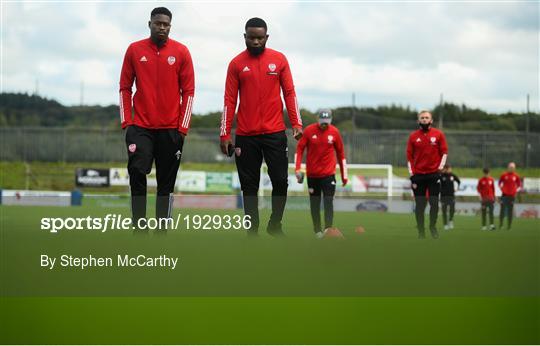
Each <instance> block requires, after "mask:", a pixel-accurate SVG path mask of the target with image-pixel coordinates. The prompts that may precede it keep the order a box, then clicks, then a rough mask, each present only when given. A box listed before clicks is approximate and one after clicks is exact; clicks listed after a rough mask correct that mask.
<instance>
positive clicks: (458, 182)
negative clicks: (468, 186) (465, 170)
mask: <svg viewBox="0 0 540 346" xmlns="http://www.w3.org/2000/svg"><path fill="white" fill-rule="evenodd" d="M454 180H455V181H456V182H457V190H459V186H460V185H461V180H459V177H458V176H457V175H455V174H454Z"/></svg>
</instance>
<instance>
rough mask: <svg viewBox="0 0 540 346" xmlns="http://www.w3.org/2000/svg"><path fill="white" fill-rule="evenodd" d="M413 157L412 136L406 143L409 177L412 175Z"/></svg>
mask: <svg viewBox="0 0 540 346" xmlns="http://www.w3.org/2000/svg"><path fill="white" fill-rule="evenodd" d="M413 155H414V147H413V140H412V136H409V140H408V141H407V168H408V170H409V176H411V177H412V176H413V175H414V170H413Z"/></svg>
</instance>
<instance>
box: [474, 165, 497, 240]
mask: <svg viewBox="0 0 540 346" xmlns="http://www.w3.org/2000/svg"><path fill="white" fill-rule="evenodd" d="M476 191H478V193H479V194H480V203H481V208H482V231H486V230H487V226H486V212H488V213H489V230H490V231H494V230H495V222H494V221H493V206H494V204H495V180H493V178H492V177H491V176H490V175H489V168H484V176H483V177H482V178H480V180H478V185H477V186H476Z"/></svg>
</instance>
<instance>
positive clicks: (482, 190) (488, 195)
mask: <svg viewBox="0 0 540 346" xmlns="http://www.w3.org/2000/svg"><path fill="white" fill-rule="evenodd" d="M476 191H478V193H479V194H480V198H481V199H482V201H490V202H493V201H494V200H495V180H493V178H492V177H482V178H480V180H478V185H477V186H476Z"/></svg>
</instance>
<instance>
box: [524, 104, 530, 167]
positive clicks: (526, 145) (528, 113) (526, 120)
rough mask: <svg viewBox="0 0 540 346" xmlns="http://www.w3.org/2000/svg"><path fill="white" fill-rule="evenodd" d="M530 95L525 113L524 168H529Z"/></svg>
mask: <svg viewBox="0 0 540 346" xmlns="http://www.w3.org/2000/svg"><path fill="white" fill-rule="evenodd" d="M529 103H530V95H529V94H527V113H526V114H525V167H526V168H529V151H530V144H529V130H530V128H529V127H530V118H531V114H530V108H529Z"/></svg>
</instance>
